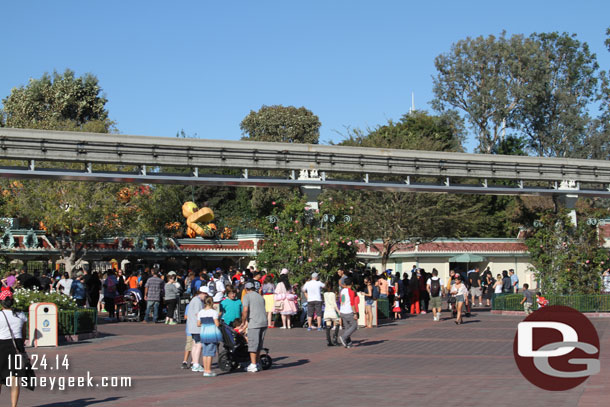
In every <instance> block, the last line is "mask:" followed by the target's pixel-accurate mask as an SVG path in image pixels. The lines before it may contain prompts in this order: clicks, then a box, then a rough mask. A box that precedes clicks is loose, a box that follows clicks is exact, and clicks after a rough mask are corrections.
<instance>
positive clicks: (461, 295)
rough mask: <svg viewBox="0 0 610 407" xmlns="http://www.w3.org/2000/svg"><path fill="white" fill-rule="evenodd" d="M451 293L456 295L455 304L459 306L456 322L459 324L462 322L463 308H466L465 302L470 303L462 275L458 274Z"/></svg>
mask: <svg viewBox="0 0 610 407" xmlns="http://www.w3.org/2000/svg"><path fill="white" fill-rule="evenodd" d="M451 295H452V296H454V297H455V305H456V307H457V316H456V318H455V323H456V324H457V325H459V324H461V323H462V309H463V308H464V304H465V303H466V304H467V303H468V289H467V288H466V286H465V285H464V283H463V282H462V277H461V276H460V275H457V276H456V279H455V284H454V285H453V286H452V287H451Z"/></svg>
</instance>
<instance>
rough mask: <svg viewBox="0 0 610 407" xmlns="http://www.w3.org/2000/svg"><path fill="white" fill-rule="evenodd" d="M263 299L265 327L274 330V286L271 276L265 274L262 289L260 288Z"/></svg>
mask: <svg viewBox="0 0 610 407" xmlns="http://www.w3.org/2000/svg"><path fill="white" fill-rule="evenodd" d="M261 291H262V293H263V298H264V299H265V310H266V311H267V326H268V327H269V328H275V322H274V321H273V315H274V314H275V284H274V283H273V274H267V275H266V276H265V281H264V282H263V287H262V288H261Z"/></svg>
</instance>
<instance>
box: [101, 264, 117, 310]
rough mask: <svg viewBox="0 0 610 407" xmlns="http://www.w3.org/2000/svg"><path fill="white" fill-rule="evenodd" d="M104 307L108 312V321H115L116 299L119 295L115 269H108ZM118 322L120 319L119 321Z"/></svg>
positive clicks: (105, 281)
mask: <svg viewBox="0 0 610 407" xmlns="http://www.w3.org/2000/svg"><path fill="white" fill-rule="evenodd" d="M103 286H104V307H105V308H106V312H108V319H109V320H113V319H114V309H115V305H114V299H115V297H116V296H117V295H118V291H117V279H116V277H115V275H114V270H113V269H108V271H107V272H106V279H105V280H104V284H103ZM117 321H118V319H117Z"/></svg>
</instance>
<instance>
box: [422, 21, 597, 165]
mask: <svg viewBox="0 0 610 407" xmlns="http://www.w3.org/2000/svg"><path fill="white" fill-rule="evenodd" d="M435 66H436V68H437V71H438V74H437V76H436V77H435V78H434V94H435V99H434V101H433V106H434V107H435V108H436V109H438V110H439V111H443V110H445V109H447V108H456V109H459V110H460V111H462V112H463V113H464V114H465V116H466V118H467V119H468V121H469V123H470V124H471V126H472V128H473V129H474V131H475V133H476V135H477V138H478V141H479V146H478V151H480V152H483V153H492V152H494V151H496V150H497V145H498V144H499V143H500V142H501V141H502V140H503V139H504V138H505V133H506V131H507V129H508V130H509V131H513V132H517V133H520V134H521V136H522V137H523V139H524V141H525V142H526V147H527V151H528V152H531V153H534V154H536V155H539V156H554V157H555V156H562V157H591V156H593V155H594V154H595V151H594V149H592V148H591V145H592V143H590V142H588V141H587V140H588V137H597V134H596V133H594V132H593V133H592V132H590V131H589V129H590V128H591V120H590V118H589V116H588V114H587V111H588V109H589V108H590V107H591V104H592V103H593V102H594V100H595V98H596V97H597V95H598V93H599V87H598V85H599V81H598V76H599V72H598V65H597V62H596V57H595V55H594V54H591V52H590V51H589V48H588V46H587V44H586V43H581V42H580V41H579V40H577V39H576V37H575V36H574V35H569V34H566V33H564V34H558V33H542V34H536V33H535V34H532V35H530V36H529V37H525V36H523V35H513V36H511V37H510V38H506V35H505V33H502V34H501V36H500V37H495V36H493V35H490V36H489V37H486V38H485V37H478V38H474V39H472V38H467V39H465V40H461V41H458V42H457V43H456V44H454V45H453V46H452V48H451V50H450V51H449V52H448V53H446V54H442V55H439V56H438V57H437V58H436V59H435Z"/></svg>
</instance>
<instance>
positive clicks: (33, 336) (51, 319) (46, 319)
mask: <svg viewBox="0 0 610 407" xmlns="http://www.w3.org/2000/svg"><path fill="white" fill-rule="evenodd" d="M57 314H58V312H57V305H55V304H53V303H51V302H39V303H35V304H32V305H30V315H29V328H30V329H29V334H30V346H35V347H39V346H57V345H58V334H59V326H58V323H57Z"/></svg>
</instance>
